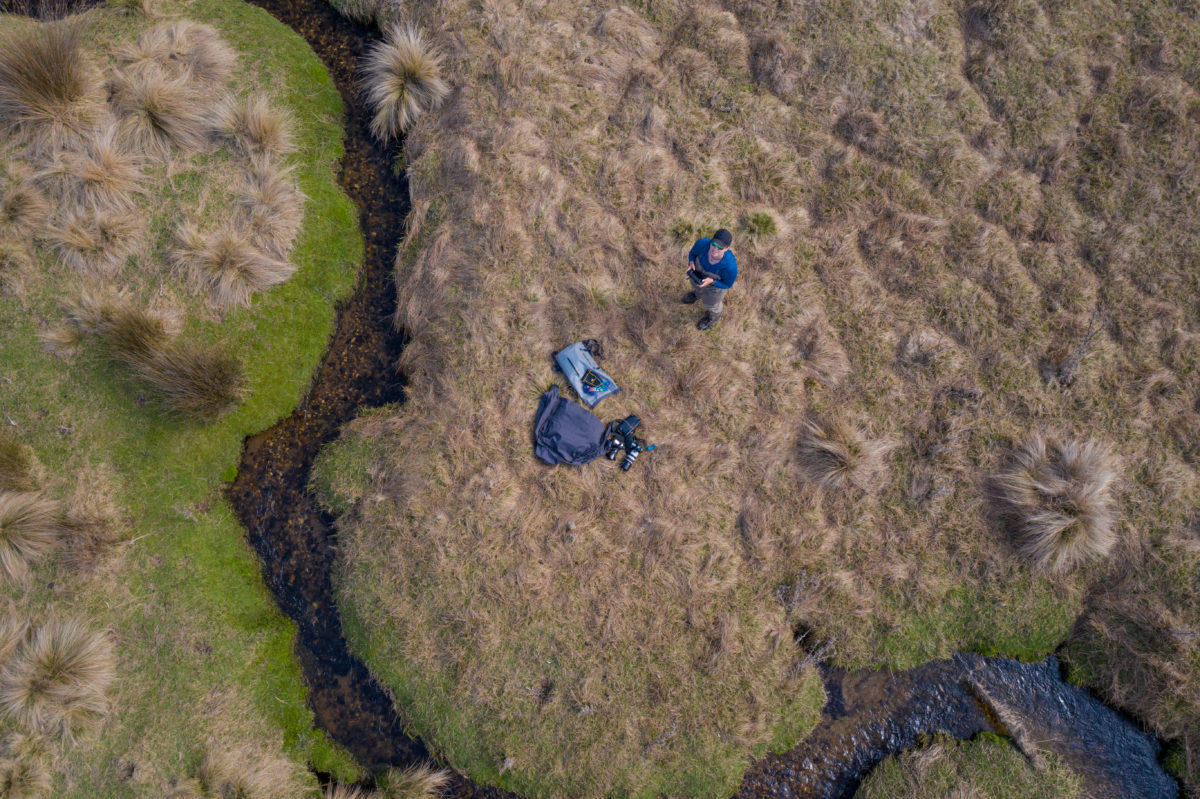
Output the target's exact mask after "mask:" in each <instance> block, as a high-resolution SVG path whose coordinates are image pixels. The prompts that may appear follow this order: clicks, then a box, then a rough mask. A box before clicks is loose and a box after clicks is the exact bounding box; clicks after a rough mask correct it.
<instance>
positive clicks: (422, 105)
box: [363, 25, 450, 142]
mask: <svg viewBox="0 0 1200 799" xmlns="http://www.w3.org/2000/svg"><path fill="white" fill-rule="evenodd" d="M363 72H364V77H363V85H364V88H365V90H366V94H367V102H369V103H370V104H371V106H372V107H373V108H374V109H375V115H374V116H373V117H372V118H371V133H372V134H373V135H374V136H375V137H376V138H378V139H379V140H380V141H383V142H390V141H393V140H395V139H398V138H399V137H400V136H401V135H402V134H403V133H404V132H405V131H407V130H408V129H409V128H411V127H412V125H413V123H414V122H416V121H417V119H418V118H420V116H421V115H422V114H425V113H427V112H429V111H432V110H434V109H436V108H437V107H438V106H439V105H440V104H441V102H442V100H444V99H445V98H446V95H447V94H449V93H450V87H449V85H448V84H447V83H446V82H445V81H444V80H443V79H442V76H441V59H440V57H439V56H438V55H437V54H436V53H434V52H433V51H432V50H431V49H430V48H429V46H428V45H427V44H426V43H425V39H424V37H423V36H422V35H421V32H420V31H419V30H417V28H415V27H413V26H412V25H392V26H391V27H389V28H388V29H387V31H385V34H384V40H383V41H382V42H377V43H376V44H375V45H374V46H373V47H372V48H371V52H370V53H369V54H368V55H367V60H366V63H365V64H364V66H363Z"/></svg>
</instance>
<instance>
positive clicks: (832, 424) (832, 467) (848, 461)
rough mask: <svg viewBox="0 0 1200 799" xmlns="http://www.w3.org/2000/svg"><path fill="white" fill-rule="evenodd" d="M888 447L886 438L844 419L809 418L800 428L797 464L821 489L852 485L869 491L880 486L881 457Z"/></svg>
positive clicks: (841, 488) (841, 487)
mask: <svg viewBox="0 0 1200 799" xmlns="http://www.w3.org/2000/svg"><path fill="white" fill-rule="evenodd" d="M890 449H891V444H890V443H889V442H887V441H886V440H884V439H872V438H868V437H867V436H866V435H865V434H864V433H863V431H862V430H860V429H859V428H858V427H856V426H855V425H853V424H851V423H850V422H849V421H847V420H845V419H833V420H830V419H821V418H812V419H809V420H808V421H806V422H805V423H804V426H803V427H802V428H801V433H800V453H799V454H800V466H801V469H802V470H803V472H804V474H805V476H806V477H807V478H808V480H810V481H811V482H813V483H815V484H816V485H818V486H820V487H821V488H823V489H826V490H832V491H838V490H843V489H846V488H849V487H851V486H853V487H855V488H858V489H861V490H862V491H866V492H872V491H875V490H877V489H878V488H879V484H880V480H881V477H882V474H883V471H884V462H883V457H884V455H886V454H887V452H888V451H889V450H890Z"/></svg>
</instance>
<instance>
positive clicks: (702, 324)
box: [696, 313, 717, 330]
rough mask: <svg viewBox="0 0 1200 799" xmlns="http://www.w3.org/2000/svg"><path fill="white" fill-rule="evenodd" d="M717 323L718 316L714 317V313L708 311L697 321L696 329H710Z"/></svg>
mask: <svg viewBox="0 0 1200 799" xmlns="http://www.w3.org/2000/svg"><path fill="white" fill-rule="evenodd" d="M716 323H717V319H716V317H714V316H713V315H712V314H707V313H706V314H705V315H704V318H703V319H701V320H700V321H699V322H697V323H696V329H697V330H709V329H711V328H712V326H713V325H715V324H716Z"/></svg>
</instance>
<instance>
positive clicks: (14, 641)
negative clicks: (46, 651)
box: [0, 601, 29, 667]
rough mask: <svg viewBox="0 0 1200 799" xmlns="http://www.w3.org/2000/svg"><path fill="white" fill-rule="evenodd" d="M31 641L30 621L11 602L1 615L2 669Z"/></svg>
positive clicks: (0, 664) (0, 651) (0, 648)
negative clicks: (19, 648)
mask: <svg viewBox="0 0 1200 799" xmlns="http://www.w3.org/2000/svg"><path fill="white" fill-rule="evenodd" d="M28 639H29V619H27V618H25V614H24V613H22V612H21V611H20V610H18V609H17V606H16V605H14V604H13V603H12V602H11V601H10V602H9V603H8V607H7V608H6V609H5V611H4V613H3V615H0V667H2V666H3V665H4V664H5V663H7V662H8V660H9V658H11V657H12V654H13V652H16V651H17V647H19V646H21V645H22V644H23V643H25V641H26V640H28Z"/></svg>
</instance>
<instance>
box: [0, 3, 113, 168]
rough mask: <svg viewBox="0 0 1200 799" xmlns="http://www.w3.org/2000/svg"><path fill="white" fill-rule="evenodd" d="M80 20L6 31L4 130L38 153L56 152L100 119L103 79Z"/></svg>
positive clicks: (1, 55)
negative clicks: (88, 49)
mask: <svg viewBox="0 0 1200 799" xmlns="http://www.w3.org/2000/svg"><path fill="white" fill-rule="evenodd" d="M86 38H87V28H86V26H85V23H84V22H83V21H82V20H81V19H78V18H75V19H69V20H60V21H56V22H45V23H41V24H39V25H36V26H34V27H32V28H27V27H24V26H20V27H16V26H14V27H10V28H7V29H6V30H4V31H3V32H0V126H2V128H0V129H2V130H3V131H4V133H5V134H6V135H9V136H15V137H17V138H18V139H20V140H21V141H23V142H24V143H26V144H27V145H28V146H29V148H30V150H31V151H32V152H33V153H34V154H35V155H44V154H46V153H52V152H56V151H58V150H60V149H62V148H63V146H64V145H65V143H66V142H68V141H71V140H72V139H73V137H76V136H78V135H80V134H81V132H83V131H84V130H86V129H87V127H88V126H89V125H90V124H91V123H92V122H93V121H94V120H95V119H96V118H97V117H98V114H99V111H100V101H99V97H98V92H99V89H100V78H99V74H98V73H97V72H96V70H95V68H94V67H93V65H92V64H91V63H90V62H89V61H88V58H87V55H86V54H85V53H84V51H83V45H84V42H85V41H86Z"/></svg>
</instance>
